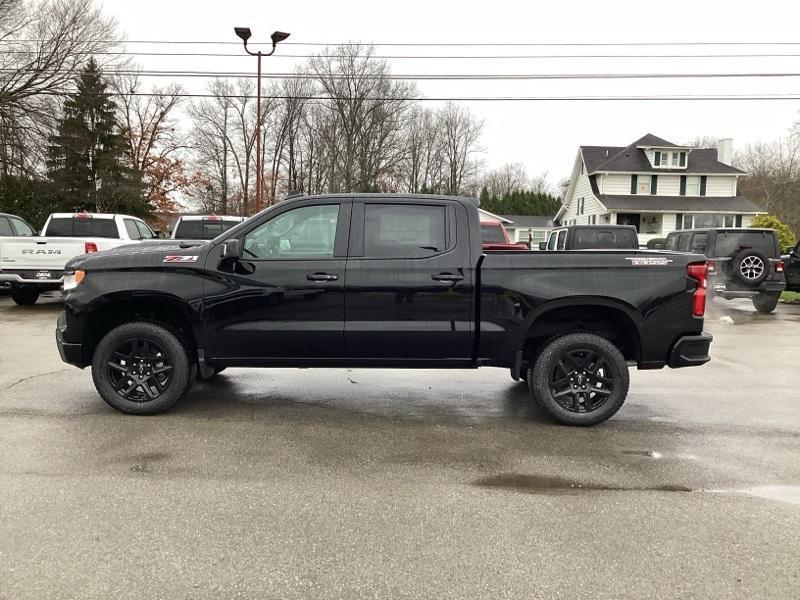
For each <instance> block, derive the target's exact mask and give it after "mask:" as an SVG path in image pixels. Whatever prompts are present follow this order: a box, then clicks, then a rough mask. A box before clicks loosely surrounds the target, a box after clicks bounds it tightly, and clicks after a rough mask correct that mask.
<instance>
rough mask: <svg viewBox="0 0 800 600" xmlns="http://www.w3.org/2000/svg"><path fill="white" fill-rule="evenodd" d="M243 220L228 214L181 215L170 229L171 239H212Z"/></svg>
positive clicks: (243, 218)
mask: <svg viewBox="0 0 800 600" xmlns="http://www.w3.org/2000/svg"><path fill="white" fill-rule="evenodd" d="M244 220H245V217H232V216H228V215H182V216H180V217H178V220H177V221H176V223H175V227H174V228H173V229H172V236H171V237H172V239H173V240H213V239H214V238H215V237H217V236H218V235H219V234H220V233H222V232H224V231H228V229H230V228H231V227H235V226H236V225H238V224H239V223H241V222H242V221H244Z"/></svg>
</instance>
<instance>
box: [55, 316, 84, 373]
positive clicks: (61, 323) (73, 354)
mask: <svg viewBox="0 0 800 600" xmlns="http://www.w3.org/2000/svg"><path fill="white" fill-rule="evenodd" d="M66 329H67V314H66V313H65V312H63V311H62V312H61V314H59V315H58V321H56V346H58V353H59V354H60V355H61V360H63V361H64V362H65V363H68V364H70V365H75V366H76V367H80V368H81V369H82V368H83V367H85V366H86V365H85V364H83V352H82V348H81V345H80V344H73V343H70V342H65V341H64V331H65V330H66Z"/></svg>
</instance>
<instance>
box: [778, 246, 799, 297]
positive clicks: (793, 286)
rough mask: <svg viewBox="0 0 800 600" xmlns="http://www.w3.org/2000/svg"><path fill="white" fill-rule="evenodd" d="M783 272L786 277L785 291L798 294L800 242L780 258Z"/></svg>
mask: <svg viewBox="0 0 800 600" xmlns="http://www.w3.org/2000/svg"><path fill="white" fill-rule="evenodd" d="M781 260H783V265H784V266H783V272H784V275H785V276H786V289H787V290H789V291H791V292H800V241H799V242H797V243H796V244H795V245H794V246H793V247H791V246H790V247H789V248H787V249H786V254H785V255H784V256H781Z"/></svg>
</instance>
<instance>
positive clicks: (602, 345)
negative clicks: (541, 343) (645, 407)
mask: <svg viewBox="0 0 800 600" xmlns="http://www.w3.org/2000/svg"><path fill="white" fill-rule="evenodd" d="M629 384H630V376H629V374H628V365H627V363H626V362H625V357H623V356H622V353H621V352H620V351H619V350H618V349H617V347H616V346H614V344H612V343H611V342H609V341H608V340H607V339H605V338H602V337H600V336H598V335H594V334H590V333H570V334H567V335H563V336H561V337H558V338H556V339H554V340H552V341H551V342H550V343H548V344H547V346H545V347H544V349H543V350H542V352H541V354H540V355H539V357H538V358H537V360H536V363H535V364H534V367H533V370H532V371H531V373H530V379H529V386H530V391H531V394H532V396H533V399H534V401H535V402H536V404H537V405H538V406H539V407H540V408H541V409H542V410H544V411H545V412H546V413H547V414H549V415H550V416H551V417H553V419H555V420H556V421H558V422H559V423H561V424H563V425H579V426H587V425H596V424H597V423H601V422H603V421H605V420H606V419H608V418H610V417H611V416H613V415H614V413H616V412H617V411H618V410H619V409H620V407H621V406H622V403H623V402H625V397H626V396H627V395H628V386H629Z"/></svg>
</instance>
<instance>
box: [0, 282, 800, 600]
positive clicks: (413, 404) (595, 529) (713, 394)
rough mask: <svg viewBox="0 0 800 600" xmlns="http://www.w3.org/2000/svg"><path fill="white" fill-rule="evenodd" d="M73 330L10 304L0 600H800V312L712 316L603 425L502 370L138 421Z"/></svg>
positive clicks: (205, 406) (213, 392) (1, 352)
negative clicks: (698, 364) (546, 406)
mask: <svg viewBox="0 0 800 600" xmlns="http://www.w3.org/2000/svg"><path fill="white" fill-rule="evenodd" d="M60 308H61V307H60V303H59V301H58V298H57V297H51V298H46V299H44V300H41V301H40V303H39V304H37V305H35V306H33V307H18V306H15V305H13V304H12V302H11V301H10V299H9V298H8V297H7V295H0V332H1V333H0V335H1V336H2V338H1V339H2V342H0V431H2V435H0V456H2V460H0V490H1V492H0V598H3V599H5V598H8V599H11V598H13V599H18V598H46V597H54V596H57V595H58V596H60V597H64V596H67V597H80V598H109V597H114V598H143V597H165V598H167V597H169V598H202V597H204V596H220V595H223V596H226V597H230V598H251V597H258V598H272V597H274V598H331V597H355V598H362V597H363V598H371V597H376V598H377V597H380V598H387V597H391V598H400V597H402V598H430V597H444V596H447V597H480V596H487V597H493V598H506V597H507V598H512V597H523V596H524V597H537V598H558V597H570V598H583V597H586V598H676V597H691V598H740V597H748V598H788V597H793V596H794V595H795V594H796V593H797V589H798V587H800V566H798V563H797V560H796V557H797V556H798V555H800V464H798V463H799V462H800V461H799V460H798V457H800V392H798V390H800V369H798V368H797V365H798V359H799V358H800V306H791V305H781V306H779V307H778V310H777V312H776V314H774V315H759V314H756V313H755V312H754V310H753V309H752V306H751V305H750V304H749V303H748V302H746V301H736V302H731V303H724V304H719V305H715V306H713V307H712V308H713V311H712V315H711V316H710V318H709V319H708V320H707V325H708V329H709V330H710V331H712V333H714V335H715V338H716V339H715V342H714V345H713V346H712V354H713V361H712V362H711V363H710V364H709V365H706V366H705V367H702V368H700V369H684V370H676V371H669V370H665V371H657V372H635V371H634V372H632V381H631V393H630V396H629V399H628V401H627V403H626V405H625V406H624V407H623V409H622V410H621V411H620V413H619V414H618V415H617V416H616V417H614V418H613V419H612V420H611V421H609V422H607V423H605V424H603V425H600V426H598V427H595V428H592V429H575V428H566V427H559V426H556V425H553V424H551V423H550V422H549V421H548V420H547V419H545V418H544V417H543V416H542V415H541V414H540V413H539V412H538V411H537V410H536V409H533V408H531V407H530V405H529V402H528V395H527V392H526V390H525V389H524V387H523V386H521V385H519V384H515V383H514V382H513V381H511V380H510V378H509V377H508V374H507V372H505V371H502V370H498V369H484V370H480V371H420V372H415V371H402V370H364V369H353V370H346V369H330V370H300V369H278V370H269V371H258V370H251V369H237V370H233V369H232V370H229V371H226V372H225V373H224V374H223V375H221V376H220V377H219V379H218V380H217V381H215V382H213V383H209V384H199V385H197V386H195V388H194V389H193V390H192V392H191V394H190V395H189V396H188V397H187V398H186V399H185V400H184V401H183V403H182V404H180V405H179V406H178V407H177V408H176V409H175V410H173V411H172V412H170V413H168V414H166V415H163V416H159V417H150V418H133V417H126V416H123V415H121V414H119V413H117V412H115V411H113V410H112V409H111V408H109V407H107V406H106V405H105V404H104V403H102V401H101V400H100V399H99V397H98V396H97V394H96V392H95V390H94V387H93V386H92V381H91V375H90V373H89V372H88V370H86V371H80V370H77V369H75V368H72V367H69V366H67V365H64V364H63V363H62V362H61V361H60V359H59V357H58V353H57V351H56V348H55V344H54V339H53V329H54V324H55V318H56V315H57V313H58V311H59V310H60ZM721 318H722V320H720V319H721ZM731 321H732V322H731Z"/></svg>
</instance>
